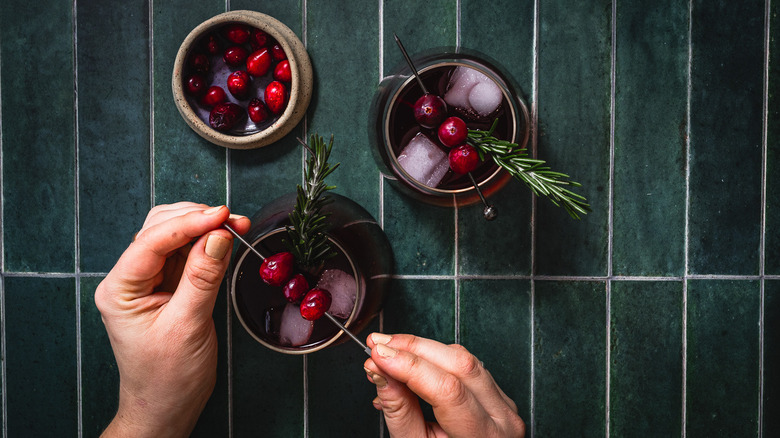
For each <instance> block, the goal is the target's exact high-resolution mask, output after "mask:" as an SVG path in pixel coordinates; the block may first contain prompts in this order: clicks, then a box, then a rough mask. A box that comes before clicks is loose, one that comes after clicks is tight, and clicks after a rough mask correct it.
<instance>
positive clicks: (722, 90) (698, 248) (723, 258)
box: [688, 0, 764, 274]
mask: <svg viewBox="0 0 780 438" xmlns="http://www.w3.org/2000/svg"><path fill="white" fill-rule="evenodd" d="M692 13H693V16H692V17H691V21H692V29H693V31H692V32H693V33H692V37H691V38H692V41H691V43H692V46H693V59H692V65H691V102H690V105H691V132H690V137H691V157H690V183H689V185H690V219H689V223H690V236H689V239H688V240H689V242H690V254H689V260H690V263H689V266H690V271H691V273H696V274H713V273H717V274H756V273H758V258H759V255H758V249H759V236H760V227H759V224H760V214H761V205H760V202H761V137H762V134H761V132H762V111H761V110H762V101H763V68H764V67H763V64H764V31H763V29H764V26H763V24H764V2H763V1H760V0H751V1H745V2H741V3H739V4H736V3H729V2H703V1H695V2H694V3H693V12H692ZM726 157H738V158H737V159H736V160H731V159H726Z"/></svg>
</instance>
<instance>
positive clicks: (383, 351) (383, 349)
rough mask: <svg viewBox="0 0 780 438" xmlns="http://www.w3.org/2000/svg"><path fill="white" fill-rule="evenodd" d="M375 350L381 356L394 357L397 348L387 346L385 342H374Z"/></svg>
mask: <svg viewBox="0 0 780 438" xmlns="http://www.w3.org/2000/svg"><path fill="white" fill-rule="evenodd" d="M376 352H377V353H378V354H379V355H380V356H382V357H395V355H396V354H398V350H395V349H393V348H390V347H388V346H387V345H385V344H376Z"/></svg>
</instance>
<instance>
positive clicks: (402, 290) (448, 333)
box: [384, 279, 455, 344]
mask: <svg viewBox="0 0 780 438" xmlns="http://www.w3.org/2000/svg"><path fill="white" fill-rule="evenodd" d="M393 284H394V286H395V288H394V290H393V291H392V293H391V294H390V295H389V296H388V297H387V301H386V303H385V307H384V332H385V333H391V334H392V333H410V334H413V335H416V336H422V337H424V338H430V339H435V340H437V341H439V342H443V343H446V344H450V343H453V342H455V283H454V282H453V281H452V280H407V279H398V280H395V281H394V283H393Z"/></svg>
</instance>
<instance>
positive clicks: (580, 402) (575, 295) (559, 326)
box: [533, 281, 606, 436]
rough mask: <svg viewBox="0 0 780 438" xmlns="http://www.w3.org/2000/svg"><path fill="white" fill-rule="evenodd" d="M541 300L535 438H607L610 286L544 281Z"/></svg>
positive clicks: (537, 329) (536, 351)
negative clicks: (566, 437) (606, 325)
mask: <svg viewBox="0 0 780 438" xmlns="http://www.w3.org/2000/svg"><path fill="white" fill-rule="evenodd" d="M535 297H536V298H535V299H536V304H535V314H534V325H535V328H534V330H535V332H536V334H535V341H534V347H533V348H534V361H535V364H534V369H535V378H534V379H535V381H534V398H535V404H534V412H535V413H536V414H535V423H534V424H535V429H534V431H535V434H536V435H537V436H603V435H604V433H605V427H604V418H605V412H604V409H605V399H606V391H605V388H606V365H605V363H606V355H605V346H606V329H605V321H606V298H605V285H604V283H600V282H598V283H597V282H566V283H563V282H552V281H550V282H548V281H540V282H537V283H536V291H535Z"/></svg>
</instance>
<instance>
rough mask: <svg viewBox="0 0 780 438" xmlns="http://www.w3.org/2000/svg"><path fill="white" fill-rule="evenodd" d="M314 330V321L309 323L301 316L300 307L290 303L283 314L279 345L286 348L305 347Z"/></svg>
mask: <svg viewBox="0 0 780 438" xmlns="http://www.w3.org/2000/svg"><path fill="white" fill-rule="evenodd" d="M313 330H314V321H309V320H306V319H304V318H303V317H302V316H301V308H300V306H298V305H296V304H293V303H288V304H287V305H286V306H285V307H284V311H283V313H282V324H281V326H280V327H279V343H280V344H282V345H286V346H292V347H297V346H299V345H303V344H305V343H307V342H308V341H309V338H311V333H312V331H313Z"/></svg>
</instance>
